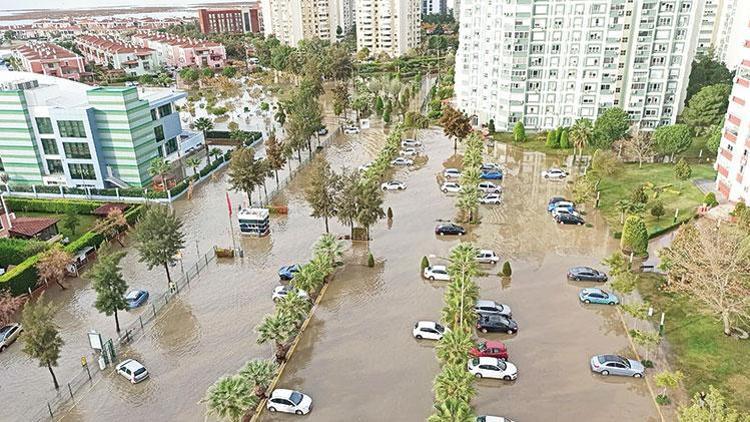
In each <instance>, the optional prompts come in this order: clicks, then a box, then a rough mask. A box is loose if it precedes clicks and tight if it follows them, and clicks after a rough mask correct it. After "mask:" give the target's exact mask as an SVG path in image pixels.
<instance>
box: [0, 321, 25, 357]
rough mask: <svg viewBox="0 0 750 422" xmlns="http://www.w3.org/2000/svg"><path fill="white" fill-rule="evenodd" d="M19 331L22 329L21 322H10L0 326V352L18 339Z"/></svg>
mask: <svg viewBox="0 0 750 422" xmlns="http://www.w3.org/2000/svg"><path fill="white" fill-rule="evenodd" d="M21 331H23V327H21V324H10V325H6V326H5V327H3V328H0V352H2V351H4V350H5V349H7V348H8V346H10V345H11V343H13V342H14V341H16V339H18V336H19V335H21Z"/></svg>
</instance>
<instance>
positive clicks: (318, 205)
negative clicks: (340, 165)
mask: <svg viewBox="0 0 750 422" xmlns="http://www.w3.org/2000/svg"><path fill="white" fill-rule="evenodd" d="M309 182H310V183H309V184H308V186H307V187H306V188H305V199H306V200H307V203H308V204H309V205H310V208H312V214H311V215H312V217H313V218H321V217H322V218H323V220H324V221H325V227H326V233H329V232H330V230H329V228H328V219H329V218H331V217H334V216H335V215H336V193H337V191H338V176H337V175H336V173H334V172H333V171H332V170H331V166H330V165H329V164H328V161H326V160H325V159H323V158H321V159H318V160H316V161H315V163H313V168H312V172H311V174H310V178H309Z"/></svg>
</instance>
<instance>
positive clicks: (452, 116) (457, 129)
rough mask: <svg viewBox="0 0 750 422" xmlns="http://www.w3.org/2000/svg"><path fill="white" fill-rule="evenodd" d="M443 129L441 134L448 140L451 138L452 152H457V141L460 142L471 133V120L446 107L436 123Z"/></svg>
mask: <svg viewBox="0 0 750 422" xmlns="http://www.w3.org/2000/svg"><path fill="white" fill-rule="evenodd" d="M438 123H439V124H440V126H442V127H443V133H445V136H447V137H448V138H453V150H454V151H456V150H458V141H462V140H463V139H464V138H465V137H466V136H468V135H469V133H471V120H470V119H469V117H468V116H466V115H465V114H464V113H462V112H460V111H458V110H456V109H455V108H453V107H451V106H449V105H446V106H445V107H444V108H443V115H442V116H440V120H439V121H438Z"/></svg>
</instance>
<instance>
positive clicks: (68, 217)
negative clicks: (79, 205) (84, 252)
mask: <svg viewBox="0 0 750 422" xmlns="http://www.w3.org/2000/svg"><path fill="white" fill-rule="evenodd" d="M61 223H62V226H63V227H64V228H65V230H67V231H69V232H70V234H71V236H75V234H76V228H77V227H78V226H79V225H80V224H81V219H80V217H79V216H78V214H77V213H76V211H75V209H73V207H67V208H65V215H63V218H62V222H61Z"/></svg>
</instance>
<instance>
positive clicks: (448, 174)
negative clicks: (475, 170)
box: [443, 168, 461, 179]
mask: <svg viewBox="0 0 750 422" xmlns="http://www.w3.org/2000/svg"><path fill="white" fill-rule="evenodd" d="M443 177H445V178H446V179H458V178H459V177H461V171H460V170H459V169H453V168H449V169H445V170H443Z"/></svg>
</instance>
